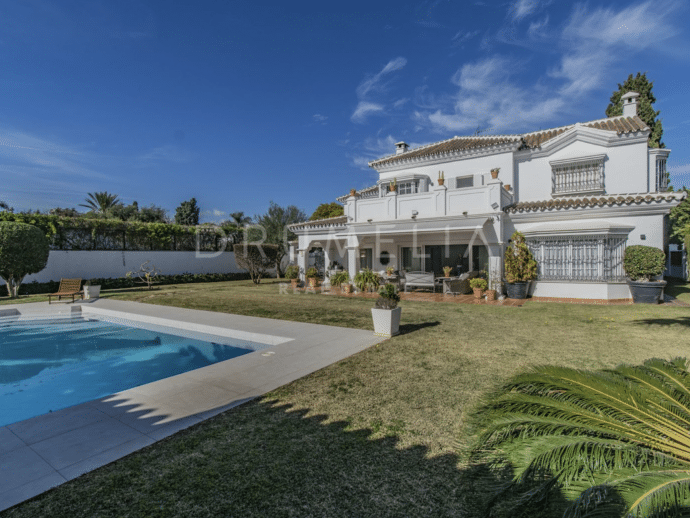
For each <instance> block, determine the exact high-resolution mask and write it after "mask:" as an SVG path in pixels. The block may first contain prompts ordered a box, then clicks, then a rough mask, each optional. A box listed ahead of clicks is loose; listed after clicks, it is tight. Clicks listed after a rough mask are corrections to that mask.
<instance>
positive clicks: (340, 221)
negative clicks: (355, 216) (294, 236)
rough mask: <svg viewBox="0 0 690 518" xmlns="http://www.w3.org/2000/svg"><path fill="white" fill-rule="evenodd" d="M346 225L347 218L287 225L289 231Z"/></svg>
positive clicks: (338, 217) (340, 217)
mask: <svg viewBox="0 0 690 518" xmlns="http://www.w3.org/2000/svg"><path fill="white" fill-rule="evenodd" d="M345 223H347V216H336V217H334V218H324V219H315V220H314V221H302V222H301V223H295V224H293V225H289V227H290V229H301V228H321V227H329V226H342V225H344V224H345Z"/></svg>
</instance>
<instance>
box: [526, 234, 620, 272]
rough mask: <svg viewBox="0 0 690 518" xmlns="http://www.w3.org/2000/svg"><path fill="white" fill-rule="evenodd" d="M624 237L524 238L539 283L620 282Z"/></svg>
mask: <svg viewBox="0 0 690 518" xmlns="http://www.w3.org/2000/svg"><path fill="white" fill-rule="evenodd" d="M625 241H626V238H625V237H624V236H545V237H529V238H527V246H528V247H529V249H530V251H531V252H532V254H533V255H534V259H535V260H536V261H537V269H538V274H539V276H538V280H540V281H598V282H603V281H623V280H625V272H624V271H623V253H624V252H625Z"/></svg>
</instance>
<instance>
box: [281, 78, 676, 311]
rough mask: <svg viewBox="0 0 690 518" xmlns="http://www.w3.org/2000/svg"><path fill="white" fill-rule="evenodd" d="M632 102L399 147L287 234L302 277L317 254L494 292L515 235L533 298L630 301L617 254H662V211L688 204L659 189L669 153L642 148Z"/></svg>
mask: <svg viewBox="0 0 690 518" xmlns="http://www.w3.org/2000/svg"><path fill="white" fill-rule="evenodd" d="M638 97H639V95H638V94H637V93H635V92H629V93H627V94H625V95H624V96H623V115H622V116H619V117H611V118H606V119H600V120H595V121H591V122H584V123H576V124H572V125H568V126H562V127H559V128H554V129H549V130H544V131H537V132H532V133H525V134H520V135H491V136H468V137H453V138H450V139H448V140H444V141H441V142H436V143H433V144H429V145H426V146H422V147H419V148H416V149H409V146H408V145H407V144H406V143H404V142H399V143H398V144H396V148H397V149H396V150H395V154H392V155H390V156H386V157H383V158H380V159H378V160H374V161H372V162H370V163H369V166H370V167H372V168H373V169H375V170H376V171H377V172H378V174H379V179H378V182H377V183H376V185H373V186H371V187H368V188H366V189H363V190H360V191H358V192H357V191H355V190H352V191H351V192H350V194H349V195H347V196H343V197H341V198H338V201H339V202H340V203H342V204H343V205H344V210H345V215H344V216H341V217H337V218H330V219H324V220H318V221H308V222H303V223H299V224H296V225H292V226H291V227H290V230H292V231H293V232H295V233H296V234H297V235H298V243H297V247H296V249H295V250H293V259H295V260H296V262H297V264H298V265H299V266H300V267H301V268H302V271H303V272H304V270H306V268H307V266H308V256H309V251H310V250H312V249H314V248H315V247H318V248H321V249H323V251H324V254H325V264H326V266H328V265H330V264H333V262H334V261H335V262H337V263H339V264H340V265H342V266H344V267H345V269H347V270H348V271H349V274H350V277H351V278H352V277H354V275H355V274H356V273H357V272H358V271H359V270H360V269H362V268H367V267H368V268H372V269H373V270H384V269H385V268H386V267H388V266H393V267H394V268H395V269H396V270H406V271H426V272H434V273H435V274H436V275H437V276H441V275H442V269H443V266H452V267H454V274H457V273H460V272H464V271H469V270H485V271H487V272H488V274H489V279H490V283H492V284H493V285H496V283H497V282H500V280H501V278H502V276H503V254H504V251H505V248H506V246H507V245H508V242H509V239H510V236H511V234H512V233H513V232H514V231H515V230H519V231H520V232H522V233H523V234H524V235H525V237H526V239H527V243H528V245H529V247H530V249H531V250H532V252H533V254H534V255H535V258H536V260H537V263H538V267H539V277H538V279H537V281H535V282H533V283H532V287H531V290H530V293H531V295H532V296H537V297H559V298H583V299H627V298H630V291H629V289H628V286H627V284H626V283H625V274H624V272H623V265H622V263H623V252H624V250H625V247H626V246H627V245H633V244H642V245H648V246H654V247H657V248H660V249H662V250H664V251H668V242H667V235H668V230H667V226H668V214H669V212H670V210H671V209H672V208H673V207H674V206H676V205H678V203H680V201H681V200H682V199H683V198H684V197H685V193H683V192H680V193H674V192H668V191H667V178H668V176H667V173H666V160H667V158H668V155H669V153H670V150H669V149H654V148H649V147H648V145H647V137H648V136H649V133H650V130H649V128H648V127H647V126H646V124H645V123H644V122H643V121H642V120H641V119H640V118H639V117H638V116H637V104H638V103H637V98H638ZM495 168H500V171H499V173H498V177H497V178H495V179H493V178H492V175H491V173H490V171H491V170H492V169H495ZM441 173H443V174H442V175H441ZM391 183H393V184H395V185H396V186H397V190H390V188H389V186H390V185H391Z"/></svg>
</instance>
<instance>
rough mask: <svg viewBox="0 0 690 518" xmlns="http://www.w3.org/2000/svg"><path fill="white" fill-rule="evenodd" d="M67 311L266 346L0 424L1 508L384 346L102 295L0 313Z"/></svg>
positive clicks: (342, 332)
mask: <svg viewBox="0 0 690 518" xmlns="http://www.w3.org/2000/svg"><path fill="white" fill-rule="evenodd" d="M73 312H76V313H80V312H81V313H83V314H84V315H88V314H89V313H92V314H94V315H98V314H100V315H104V316H110V317H112V316H113V315H118V316H121V317H123V318H131V319H133V320H139V321H141V322H148V323H161V319H165V320H172V321H175V323H176V324H177V325H178V326H180V327H182V328H185V329H188V330H192V331H199V332H211V333H212V334H223V335H226V336H234V337H237V338H243V339H248V340H253V341H258V342H262V343H267V344H271V345H270V346H269V347H267V348H263V349H261V350H259V351H255V352H252V353H249V354H245V355H243V356H240V357H238V358H233V359H231V360H227V361H224V362H220V363H216V364H213V365H210V366H208V367H203V368H201V369H197V370H194V371H190V372H186V373H183V374H179V375H177V376H172V377H170V378H166V379H163V380H159V381H154V382H153V383H148V384H146V385H141V386H139V387H134V388H131V389H128V390H124V391H122V392H118V393H116V394H113V395H111V396H107V397H104V398H101V399H98V400H94V401H89V402H87V403H82V404H79V405H75V406H72V407H69V408H65V409H63V410H58V411H55V412H52V413H49V414H45V415H42V416H38V417H34V418H31V419H27V420H25V421H20V422H18V423H13V424H10V425H7V426H3V427H0V511H2V510H4V509H7V508H9V507H11V506H13V505H16V504H18V503H20V502H22V501H24V500H27V499H29V498H32V497H34V496H36V495H39V494H41V493H43V492H44V491H47V490H48V489H51V488H53V487H55V486H58V485H60V484H62V483H64V482H67V481H68V480H72V479H74V478H76V477H78V476H80V475H82V474H84V473H87V472H89V471H91V470H94V469H96V468H98V467H100V466H103V465H105V464H109V463H110V462H113V461H115V460H117V459H119V458H121V457H124V456H126V455H129V454H130V453H132V452H135V451H137V450H139V449H141V448H144V447H146V446H148V445H150V444H153V443H155V442H156V441H158V440H161V439H163V438H164V437H167V436H169V435H171V434H174V433H175V432H178V431H179V430H182V429H184V428H187V427H189V426H192V425H194V424H196V423H200V422H201V421H203V420H205V419H208V418H210V417H213V416H215V415H217V414H219V413H221V412H223V411H225V410H228V409H230V408H233V407H235V406H238V405H241V404H242V403H245V402H247V401H250V400H251V399H254V398H256V397H258V396H261V395H263V394H265V393H267V392H270V391H271V390H274V389H276V388H278V387H280V386H282V385H285V384H287V383H290V382H292V381H294V380H296V379H299V378H301V377H303V376H306V375H307V374H310V373H312V372H315V371H317V370H319V369H322V368H323V367H326V366H328V365H330V364H332V363H335V362H337V361H340V360H342V359H344V358H347V357H348V356H351V355H353V354H355V353H358V352H360V351H362V350H364V349H367V348H368V347H371V346H372V345H374V344H377V343H379V342H381V341H383V340H384V339H383V338H380V337H377V336H374V334H373V333H372V332H371V331H363V330H357V329H347V328H341V327H332V326H323V325H317V324H303V323H299V322H287V321H284V320H274V319H267V318H258V317H248V316H240V315H230V314H226V313H214V312H210V311H199V310H191V309H182V308H175V307H168V306H156V305H152V304H142V303H138V302H125V301H115V300H107V299H98V300H95V301H88V300H87V301H83V302H81V301H80V302H75V303H68V304H52V305H48V303H46V302H42V303H33V304H18V305H7V306H0V316H2V315H8V314H21V315H22V316H30V315H40V314H46V313H49V314H51V315H58V314H60V315H69V314H73ZM125 314H126V315H125ZM0 346H1V345H0Z"/></svg>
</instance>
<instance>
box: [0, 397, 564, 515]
mask: <svg viewBox="0 0 690 518" xmlns="http://www.w3.org/2000/svg"><path fill="white" fill-rule="evenodd" d="M376 417H377V416H372V422H374V421H376V422H377V424H376V426H371V427H364V428H357V427H355V426H353V425H352V424H351V423H349V422H347V421H344V420H341V421H329V418H328V416H326V415H313V414H311V412H310V410H309V409H308V408H297V409H296V408H294V407H293V406H292V405H290V404H286V403H282V402H280V401H276V400H264V401H254V402H250V403H248V404H245V405H243V406H241V407H237V408H235V409H232V410H229V411H227V412H225V413H222V414H220V415H218V416H216V417H214V418H212V419H210V420H208V421H206V422H203V423H200V424H198V425H195V426H194V427H192V428H189V429H187V430H184V431H182V432H180V433H178V434H176V435H174V436H171V437H169V438H167V439H164V440H163V441H161V442H159V443H157V444H154V445H152V446H149V447H147V448H145V449H144V450H141V451H140V452H137V453H135V454H132V455H130V456H128V457H126V458H124V459H121V460H120V461H117V462H115V463H113V464H110V465H108V466H104V467H102V468H100V469H98V470H96V471H93V472H91V473H88V474H86V475H84V476H82V477H80V478H78V479H76V480H74V481H71V482H68V483H66V484H64V485H63V486H60V487H58V488H56V489H54V490H51V491H49V492H48V493H44V494H43V495H40V496H38V497H36V498H34V499H33V500H31V501H29V502H26V503H24V504H21V505H20V506H18V507H16V508H14V509H12V510H11V511H10V512H8V513H7V515H6V516H8V517H9V516H11V517H17V516H27V517H29V516H30V517H32V518H33V517H35V516H53V517H70V518H76V517H81V516H102V517H107V516H132V517H133V516H189V517H195V516H205V517H206V516H219V517H220V516H223V517H225V516H242V517H264V516H271V517H283V516H285V517H288V516H343V517H346V516H347V517H350V516H358V517H377V518H378V517H389V516H391V517H393V516H395V517H397V516H404V517H408V516H409V517H417V516H419V517H427V516H454V517H463V518H486V517H493V518H507V517H509V516H510V517H511V518H514V517H517V516H519V515H517V514H515V513H514V512H512V511H509V510H507V506H506V503H507V502H509V501H510V499H511V498H514V496H513V495H511V494H509V493H504V494H503V495H502V496H501V497H500V498H499V499H496V498H494V496H495V489H496V488H497V487H500V486H501V485H503V484H505V482H506V480H507V479H506V477H509V475H510V473H504V474H503V475H497V474H495V473H493V472H492V471H490V470H488V469H487V468H486V466H470V467H465V462H464V461H465V460H466V459H463V458H462V457H461V456H459V455H458V454H456V453H446V454H441V455H435V456H430V451H429V449H428V448H427V447H425V446H421V445H415V446H405V447H402V446H401V445H400V441H399V438H398V435H399V434H401V433H404V428H405V424H404V423H400V422H395V423H385V422H382V421H381V419H378V418H376ZM374 428H375V429H376V432H374ZM401 430H402V431H401ZM94 494H98V495H99V496H98V498H94V497H93V495H94ZM550 496H551V498H550V500H549V502H548V503H546V504H545V503H543V502H541V503H539V505H537V506H535V507H534V508H532V509H527V510H526V511H525V514H524V516H529V518H547V517H551V516H560V515H562V510H561V509H562V508H563V505H564V502H565V500H564V499H563V498H562V497H561V496H560V495H559V494H558V492H554V494H553V495H550ZM489 504H492V506H491V508H489Z"/></svg>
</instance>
